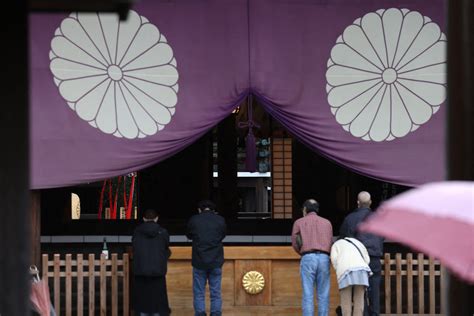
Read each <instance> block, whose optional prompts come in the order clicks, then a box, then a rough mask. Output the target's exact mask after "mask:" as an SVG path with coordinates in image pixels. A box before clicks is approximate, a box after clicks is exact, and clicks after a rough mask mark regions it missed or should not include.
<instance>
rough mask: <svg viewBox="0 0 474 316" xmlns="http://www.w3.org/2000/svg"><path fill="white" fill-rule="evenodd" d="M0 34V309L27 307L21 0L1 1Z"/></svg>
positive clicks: (4, 312) (24, 56)
mask: <svg viewBox="0 0 474 316" xmlns="http://www.w3.org/2000/svg"><path fill="white" fill-rule="evenodd" d="M2 13H3V14H2V17H1V19H0V37H1V39H2V49H1V50H0V60H2V62H3V65H2V75H1V76H0V78H1V79H0V108H1V109H2V110H1V112H0V143H1V146H2V153H1V154H0V201H1V206H0V314H1V315H20V316H22V315H26V314H27V311H28V303H27V298H28V266H29V262H30V255H29V241H30V237H29V227H30V224H29V219H30V218H29V213H30V212H29V199H30V194H29V191H28V186H29V180H28V179H29V163H28V146H29V144H28V138H29V132H28V19H27V10H26V1H22V0H18V1H8V2H5V3H2Z"/></svg>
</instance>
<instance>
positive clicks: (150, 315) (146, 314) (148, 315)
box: [140, 313, 160, 316]
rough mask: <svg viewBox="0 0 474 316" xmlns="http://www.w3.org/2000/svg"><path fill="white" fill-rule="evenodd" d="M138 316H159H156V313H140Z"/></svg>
mask: <svg viewBox="0 0 474 316" xmlns="http://www.w3.org/2000/svg"><path fill="white" fill-rule="evenodd" d="M140 316H160V314H158V313H153V314H149V313H140Z"/></svg>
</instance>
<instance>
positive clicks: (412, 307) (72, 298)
mask: <svg viewBox="0 0 474 316" xmlns="http://www.w3.org/2000/svg"><path fill="white" fill-rule="evenodd" d="M229 251H230V250H229ZM229 251H228V252H227V253H226V254H227V255H229V254H231V252H229ZM178 254H179V251H178V252H177V251H174V256H176V255H178ZM52 259H53V260H49V257H48V255H43V269H42V277H43V279H44V280H47V281H48V283H49V286H50V290H51V296H52V303H53V305H54V308H55V310H56V314H57V315H66V316H71V315H73V314H74V315H78V316H83V315H84V313H85V312H88V315H101V316H102V315H103V316H105V315H114V316H115V315H125V316H128V315H129V311H130V303H129V297H130V290H129V284H130V280H129V279H130V276H129V265H130V263H129V256H128V255H127V254H124V255H123V257H122V258H121V259H119V258H118V255H117V254H112V255H111V256H110V259H109V260H106V259H105V257H104V256H101V257H100V258H99V257H96V256H95V255H94V254H90V255H88V256H87V258H84V257H83V255H81V254H78V255H77V256H76V257H75V258H73V257H72V255H70V254H67V255H65V257H63V258H61V257H60V256H59V255H57V254H56V255H54V256H53V258H52ZM298 259H299V257H297V256H296V255H295V264H298V263H297V260H298ZM45 267H47V268H45ZM171 270H172V269H171ZM333 286H336V287H337V285H336V284H333ZM444 287H445V273H444V268H443V267H442V266H441V265H440V263H439V261H437V260H435V259H433V258H428V257H425V256H423V254H418V255H415V256H414V255H413V254H411V253H408V254H406V255H403V256H402V254H400V253H397V254H392V255H391V254H388V253H387V254H385V256H384V258H383V259H382V286H381V298H382V300H383V301H384V304H382V306H381V307H382V314H383V315H428V314H429V315H442V314H443V309H444V308H445V306H446V305H445V302H444V296H443V295H442V289H443V288H444ZM299 304H300V300H299V299H298V301H297V302H295V306H299Z"/></svg>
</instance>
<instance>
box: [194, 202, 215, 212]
mask: <svg viewBox="0 0 474 316" xmlns="http://www.w3.org/2000/svg"><path fill="white" fill-rule="evenodd" d="M215 210H216V204H215V203H214V202H212V201H211V200H203V201H201V202H199V203H198V211H199V213H201V212H204V211H215Z"/></svg>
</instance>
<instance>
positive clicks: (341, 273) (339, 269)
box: [331, 238, 371, 316]
mask: <svg viewBox="0 0 474 316" xmlns="http://www.w3.org/2000/svg"><path fill="white" fill-rule="evenodd" d="M331 262H332V265H333V267H334V269H335V270H336V275H337V283H338V286H339V293H340V295H341V308H342V315H343V316H362V315H363V313H364V294H365V289H366V288H367V287H368V286H369V274H370V273H371V271H370V268H369V262H370V257H369V254H368V253H367V249H366V248H365V246H364V245H363V244H362V243H361V242H360V241H358V240H357V239H355V238H343V239H339V240H338V241H336V242H335V243H334V244H333V245H332V247H331ZM352 302H354V309H352Z"/></svg>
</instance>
